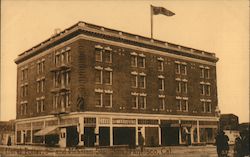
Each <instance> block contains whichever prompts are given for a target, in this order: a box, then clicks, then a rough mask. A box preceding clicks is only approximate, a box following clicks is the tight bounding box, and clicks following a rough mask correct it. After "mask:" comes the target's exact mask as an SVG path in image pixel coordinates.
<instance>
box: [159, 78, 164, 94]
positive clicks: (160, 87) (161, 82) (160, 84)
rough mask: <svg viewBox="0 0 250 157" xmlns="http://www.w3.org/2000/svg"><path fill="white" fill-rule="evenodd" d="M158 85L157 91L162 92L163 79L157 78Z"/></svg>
mask: <svg viewBox="0 0 250 157" xmlns="http://www.w3.org/2000/svg"><path fill="white" fill-rule="evenodd" d="M158 82H159V83H158V85H159V90H161V91H163V90H164V77H159V76H158Z"/></svg>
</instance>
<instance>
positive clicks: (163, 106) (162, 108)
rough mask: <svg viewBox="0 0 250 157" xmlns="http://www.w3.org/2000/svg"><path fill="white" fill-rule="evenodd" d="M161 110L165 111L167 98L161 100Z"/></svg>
mask: <svg viewBox="0 0 250 157" xmlns="http://www.w3.org/2000/svg"><path fill="white" fill-rule="evenodd" d="M159 109H160V110H165V98H159Z"/></svg>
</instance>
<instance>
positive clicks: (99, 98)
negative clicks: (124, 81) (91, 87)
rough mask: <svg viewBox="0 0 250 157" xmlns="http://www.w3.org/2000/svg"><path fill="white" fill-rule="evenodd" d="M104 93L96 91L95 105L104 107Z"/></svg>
mask: <svg viewBox="0 0 250 157" xmlns="http://www.w3.org/2000/svg"><path fill="white" fill-rule="evenodd" d="M102 99H103V94H102V93H101V92H95V106H97V107H102V105H103V100H102Z"/></svg>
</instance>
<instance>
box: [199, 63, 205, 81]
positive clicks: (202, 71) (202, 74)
mask: <svg viewBox="0 0 250 157" xmlns="http://www.w3.org/2000/svg"><path fill="white" fill-rule="evenodd" d="M204 71H205V69H204V67H203V66H200V78H204V76H205V72H204Z"/></svg>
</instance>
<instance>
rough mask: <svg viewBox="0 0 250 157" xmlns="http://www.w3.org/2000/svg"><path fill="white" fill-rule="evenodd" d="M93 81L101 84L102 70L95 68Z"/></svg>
mask: <svg viewBox="0 0 250 157" xmlns="http://www.w3.org/2000/svg"><path fill="white" fill-rule="evenodd" d="M95 83H97V84H102V70H101V69H95Z"/></svg>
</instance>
